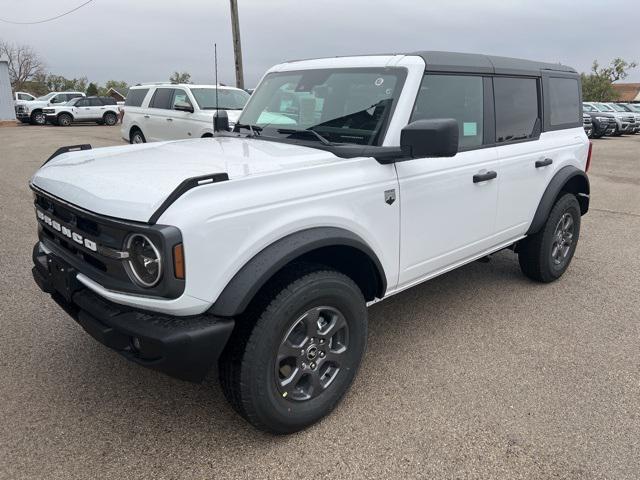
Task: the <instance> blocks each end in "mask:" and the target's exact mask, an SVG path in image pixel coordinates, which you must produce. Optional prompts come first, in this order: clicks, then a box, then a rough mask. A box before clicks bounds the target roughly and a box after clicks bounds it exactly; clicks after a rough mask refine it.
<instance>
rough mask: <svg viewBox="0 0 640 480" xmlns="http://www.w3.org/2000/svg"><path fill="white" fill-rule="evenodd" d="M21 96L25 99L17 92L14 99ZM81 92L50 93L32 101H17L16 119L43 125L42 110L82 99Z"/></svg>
mask: <svg viewBox="0 0 640 480" xmlns="http://www.w3.org/2000/svg"><path fill="white" fill-rule="evenodd" d="M21 95H22V98H27V97H25V95H28V94H24V93H23V92H18V93H17V94H16V97H19V96H21ZM84 96H85V94H84V93H82V92H51V93H47V94H46V95H43V96H42V97H38V98H36V99H34V100H28V99H27V100H25V99H19V100H18V99H17V100H16V101H15V109H16V118H17V119H18V120H20V121H21V122H23V123H31V124H33V125H44V124H45V123H46V122H47V118H46V115H45V113H44V109H45V108H47V107H50V106H52V105H59V104H62V103H66V102H68V101H69V100H73V99H74V98H78V97H84Z"/></svg>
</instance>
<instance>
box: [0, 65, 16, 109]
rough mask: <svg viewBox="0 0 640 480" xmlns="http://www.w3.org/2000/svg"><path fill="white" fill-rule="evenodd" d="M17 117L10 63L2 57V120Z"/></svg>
mask: <svg viewBox="0 0 640 480" xmlns="http://www.w3.org/2000/svg"><path fill="white" fill-rule="evenodd" d="M15 119H16V112H15V109H14V107H13V96H12V95H11V82H10V81H9V65H8V63H7V61H6V60H4V59H1V58H0V122H2V121H7V120H15Z"/></svg>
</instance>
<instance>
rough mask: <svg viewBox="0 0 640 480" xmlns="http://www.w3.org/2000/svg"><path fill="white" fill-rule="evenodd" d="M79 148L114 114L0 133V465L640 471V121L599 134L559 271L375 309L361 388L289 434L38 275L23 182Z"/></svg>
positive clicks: (107, 132)
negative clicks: (93, 323) (579, 218)
mask: <svg viewBox="0 0 640 480" xmlns="http://www.w3.org/2000/svg"><path fill="white" fill-rule="evenodd" d="M77 143H91V144H93V145H94V147H99V146H104V145H114V144H120V143H121V140H120V139H119V128H117V127H114V128H109V127H100V126H74V127H70V128H55V127H31V126H22V127H17V128H3V129H1V130H0V171H1V173H2V174H1V175H0V201H1V205H2V208H1V209H0V220H1V222H2V223H1V224H2V229H1V230H0V242H1V244H2V249H1V250H0V271H1V272H2V273H3V275H2V276H1V277H0V292H1V293H2V299H3V302H2V305H1V306H0V352H1V353H2V355H1V356H0V478H2V479H19V478H47V479H53V478H65V479H68V478H78V479H86V478H107V477H108V478H216V479H222V478H283V479H284V478H291V479H297V478H316V479H317V478H335V479H343V478H385V479H391V478H429V479H433V478H509V479H514V478H533V479H541V478H571V479H600V478H602V479H605V478H607V479H617V480H618V479H637V478H640V313H639V312H640V309H639V308H638V304H639V302H640V241H639V240H638V238H639V237H640V135H637V136H635V137H623V138H614V139H602V140H597V141H595V142H594V160H593V166H592V172H591V174H590V177H591V181H592V203H591V205H592V208H591V211H590V212H589V214H588V215H587V216H586V217H584V219H583V227H582V235H581V238H580V244H579V246H578V250H577V253H576V257H575V259H574V261H573V264H572V266H571V268H570V269H569V271H568V272H567V274H566V275H565V276H564V277H563V278H562V279H561V280H560V281H558V282H556V283H555V284H552V285H538V284H535V283H532V282H530V281H528V280H527V279H525V278H524V277H523V276H522V275H521V274H520V271H519V268H518V264H517V260H516V258H515V257H514V256H513V255H512V254H510V253H507V252H503V253H500V254H498V255H496V256H494V259H493V261H492V262H491V263H489V264H481V263H474V264H471V265H469V266H467V267H464V268H462V269H459V270H457V271H455V272H452V273H449V274H447V275H444V276H442V277H439V278H437V279H435V280H433V281H431V282H428V283H427V284H424V285H422V286H419V287H416V288H414V289H412V290H410V291H407V292H404V293H402V294H399V295H397V296H395V297H393V298H391V299H389V300H388V301H385V302H382V303H380V304H378V305H375V306H374V307H372V308H371V309H370V338H369V349H368V352H367V355H366V358H365V360H364V364H363V367H362V369H361V371H360V374H359V376H358V378H357V379H356V382H355V385H354V388H353V389H352V390H351V392H350V393H349V394H348V395H347V398H346V399H345V401H344V402H343V403H342V404H341V405H340V406H339V407H338V408H337V410H336V411H335V412H334V413H333V415H331V416H330V417H329V418H328V419H326V420H325V421H323V422H322V423H320V424H319V425H317V426H315V427H313V428H311V429H309V430H307V431H305V432H302V433H299V434H296V435H292V436H289V437H283V438H274V437H271V436H268V435H265V434H262V433H259V432H257V431H255V430H253V429H252V428H251V427H250V426H248V425H247V424H246V423H245V422H244V421H242V420H241V419H240V418H239V417H237V416H236V415H235V414H234V413H233V412H232V410H231V409H230V408H229V407H228V406H227V404H226V403H225V401H224V399H223V397H222V393H221V391H220V389H219V388H218V385H217V382H216V379H215V378H209V379H208V380H207V381H206V382H205V383H204V384H202V385H192V384H188V383H183V382H180V381H178V380H173V379H170V378H168V377H165V376H163V375H162V374H159V373H156V372H153V371H149V370H145V369H143V368H141V367H139V366H136V365H133V364H130V363H128V362H127V361H126V360H124V359H123V358H121V357H120V356H119V355H117V354H116V353H113V352H111V351H109V350H107V349H106V348H105V347H103V346H101V345H99V344H98V343H96V342H95V341H94V340H93V339H92V338H90V337H89V336H88V335H87V334H85V333H84V331H83V330H82V329H81V328H80V327H79V326H78V325H76V324H75V323H74V322H73V321H72V320H71V319H69V318H68V317H67V316H66V315H65V314H64V313H62V311H60V309H59V308H58V307H57V306H56V305H55V304H54V303H53V302H52V301H51V300H50V299H49V298H47V296H46V295H44V294H43V293H41V292H40V291H39V290H38V289H37V288H36V286H35V285H34V283H33V281H32V279H31V274H30V269H31V258H30V255H31V248H32V246H33V244H34V243H35V241H36V234H35V231H36V228H35V220H34V213H33V209H32V207H31V204H30V202H31V194H30V192H29V189H28V187H27V183H28V180H29V178H30V176H31V175H32V173H33V172H34V171H35V170H36V169H37V168H38V166H39V165H40V164H41V163H42V162H43V160H44V159H46V158H47V157H48V155H49V154H51V153H52V152H53V151H54V150H55V149H56V148H57V147H58V146H60V145H68V144H77Z"/></svg>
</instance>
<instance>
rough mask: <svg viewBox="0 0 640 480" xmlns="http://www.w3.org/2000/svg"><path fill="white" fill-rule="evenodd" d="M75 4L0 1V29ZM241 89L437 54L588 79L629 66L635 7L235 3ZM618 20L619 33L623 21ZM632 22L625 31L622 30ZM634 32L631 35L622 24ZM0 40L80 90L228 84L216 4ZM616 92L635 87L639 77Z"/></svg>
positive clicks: (301, 0) (591, 3) (226, 45)
mask: <svg viewBox="0 0 640 480" xmlns="http://www.w3.org/2000/svg"><path fill="white" fill-rule="evenodd" d="M82 2H83V0H56V1H50V0H46V1H45V0H0V4H1V5H2V8H0V17H2V18H7V19H11V20H15V21H35V20H40V19H42V18H47V17H50V16H54V15H57V14H59V13H62V12H64V11H65V10H70V9H72V8H74V7H76V6H77V5H79V4H81V3H82ZM238 3H239V10H240V29H241V33H242V49H243V57H244V70H245V86H247V87H253V86H255V84H256V83H257V82H258V80H259V79H260V77H261V76H262V74H263V72H264V71H265V70H266V69H267V68H268V67H269V66H271V65H273V64H275V63H280V62H282V61H285V60H290V59H297V58H310V57H320V56H333V55H349V54H358V53H381V52H383V53H387V52H410V51H415V50H449V51H460V52H476V53H488V54H493V55H505V56H515V57H522V58H528V59H532V60H542V61H548V62H561V63H564V64H567V65H570V66H572V67H574V68H576V69H577V70H578V71H587V70H589V68H590V66H591V63H592V61H593V60H594V59H598V60H599V62H600V63H601V64H605V63H608V62H609V61H610V60H611V59H613V58H614V57H616V56H620V57H622V58H624V59H626V60H629V61H631V60H640V39H639V37H638V32H639V31H640V27H639V26H638V24H637V22H636V20H637V18H638V17H637V13H638V12H639V11H640V10H639V8H640V6H639V4H638V1H637V0H619V1H617V2H615V6H613V4H612V3H611V2H609V1H603V0H580V1H578V0H576V1H561V0H537V1H533V0H529V1H525V0H522V1H517V0H511V1H509V0H483V1H477V0H446V1H432V0H395V1H394V0H238ZM625 18H627V19H629V21H628V22H627V21H625ZM632 19H635V20H632ZM634 22H635V23H634ZM0 38H2V39H4V40H9V41H13V42H18V43H27V44H30V45H31V46H32V47H34V48H35V49H36V50H37V51H38V52H39V53H40V54H41V55H42V57H43V58H44V59H45V61H46V63H47V68H48V70H49V71H51V72H53V73H56V74H60V75H64V76H66V77H78V76H85V75H86V76H87V77H88V78H89V80H90V81H97V82H100V83H104V82H105V81H106V80H109V79H114V80H125V81H127V82H128V83H130V84H135V83H138V82H153V81H166V80H168V78H169V75H170V74H171V72H173V71H174V70H179V71H187V72H189V73H191V76H192V80H193V81H195V82H198V83H213V43H214V42H217V44H218V59H219V80H220V81H221V82H224V83H227V84H234V82H235V79H234V78H235V77H234V72H233V50H232V43H231V27H230V20H229V1H228V0H181V1H179V2H176V1H162V0H94V2H93V3H90V4H89V5H87V6H86V7H84V8H82V9H80V10H78V11H77V12H75V13H72V14H70V15H68V16H66V17H63V18H61V19H59V20H56V21H53V22H49V23H44V24H40V25H20V26H18V25H9V24H6V23H1V22H0ZM627 81H636V82H637V81H640V69H636V70H634V71H632V73H631V75H630V77H629V78H628V79H627Z"/></svg>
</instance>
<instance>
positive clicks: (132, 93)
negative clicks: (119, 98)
mask: <svg viewBox="0 0 640 480" xmlns="http://www.w3.org/2000/svg"><path fill="white" fill-rule="evenodd" d="M148 92H149V89H148V88H133V89H131V90H129V93H128V94H127V98H126V100H125V102H124V104H125V105H126V106H127V107H140V106H141V105H142V102H143V101H144V97H146V96H147V93H148Z"/></svg>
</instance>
